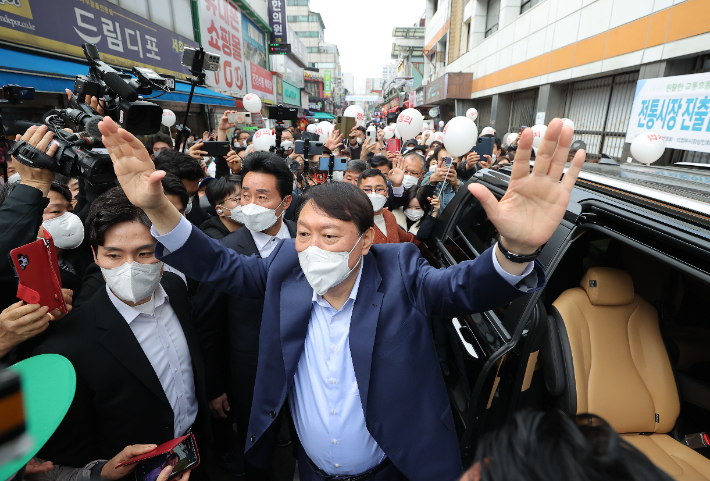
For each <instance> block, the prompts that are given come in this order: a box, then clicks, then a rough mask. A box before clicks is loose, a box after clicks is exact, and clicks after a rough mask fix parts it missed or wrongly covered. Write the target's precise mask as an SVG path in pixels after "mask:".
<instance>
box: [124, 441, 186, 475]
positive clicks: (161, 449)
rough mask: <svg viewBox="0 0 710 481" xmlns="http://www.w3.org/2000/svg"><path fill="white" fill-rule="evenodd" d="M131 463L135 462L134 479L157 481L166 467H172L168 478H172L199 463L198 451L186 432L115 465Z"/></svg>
mask: <svg viewBox="0 0 710 481" xmlns="http://www.w3.org/2000/svg"><path fill="white" fill-rule="evenodd" d="M137 463H138V464H137ZM132 464H137V466H136V467H135V470H136V481H157V480H158V477H159V476H160V475H161V474H163V470H166V471H167V469H166V468H168V467H172V474H171V475H170V476H169V477H168V479H174V478H176V477H178V476H180V475H181V474H182V473H184V472H186V471H189V470H190V469H193V468H195V467H197V466H198V465H199V464H200V453H199V452H198V451H197V444H196V442H195V436H194V435H192V434H188V435H187V436H182V437H180V438H176V439H173V440H172V441H168V442H167V443H164V444H161V445H160V446H158V447H157V448H155V449H153V450H151V451H149V452H147V453H144V454H141V455H139V456H135V457H132V458H130V459H128V460H126V461H123V462H121V463H120V464H118V465H117V466H116V467H117V468H120V467H123V466H128V465H132Z"/></svg>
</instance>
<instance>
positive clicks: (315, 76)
mask: <svg viewBox="0 0 710 481" xmlns="http://www.w3.org/2000/svg"><path fill="white" fill-rule="evenodd" d="M303 78H305V79H307V80H310V81H312V82H322V81H323V77H322V76H321V74H320V73H318V72H311V71H309V70H304V71H303Z"/></svg>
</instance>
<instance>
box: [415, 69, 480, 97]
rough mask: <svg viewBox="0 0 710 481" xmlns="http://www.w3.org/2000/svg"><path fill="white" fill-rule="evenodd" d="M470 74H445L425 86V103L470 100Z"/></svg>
mask: <svg viewBox="0 0 710 481" xmlns="http://www.w3.org/2000/svg"><path fill="white" fill-rule="evenodd" d="M472 81H473V74H471V73H447V74H446V75H444V76H443V77H439V78H438V79H437V80H435V81H434V82H431V83H429V84H427V86H426V98H425V103H427V104H429V103H432V102H439V101H441V100H445V99H468V98H471V82H472Z"/></svg>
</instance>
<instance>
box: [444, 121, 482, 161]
mask: <svg viewBox="0 0 710 481" xmlns="http://www.w3.org/2000/svg"><path fill="white" fill-rule="evenodd" d="M443 138H444V147H446V150H447V151H448V152H449V153H450V154H451V155H453V156H454V157H459V156H461V155H463V154H465V153H466V152H468V151H470V150H471V149H472V148H473V146H474V145H476V140H477V139H478V127H476V124H475V123H474V122H473V120H471V119H469V118H468V117H454V118H453V119H451V120H449V123H447V124H446V127H444V131H443Z"/></svg>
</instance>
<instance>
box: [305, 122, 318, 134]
mask: <svg viewBox="0 0 710 481" xmlns="http://www.w3.org/2000/svg"><path fill="white" fill-rule="evenodd" d="M317 128H318V126H317V125H316V124H308V127H306V132H315V131H316V129H317Z"/></svg>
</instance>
